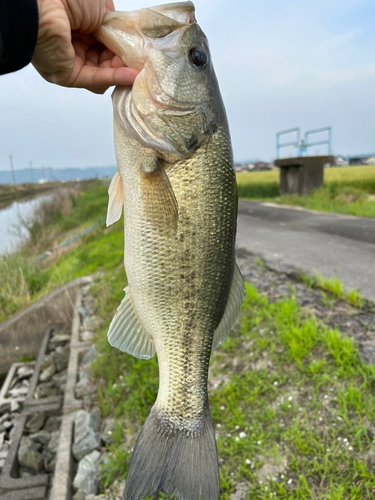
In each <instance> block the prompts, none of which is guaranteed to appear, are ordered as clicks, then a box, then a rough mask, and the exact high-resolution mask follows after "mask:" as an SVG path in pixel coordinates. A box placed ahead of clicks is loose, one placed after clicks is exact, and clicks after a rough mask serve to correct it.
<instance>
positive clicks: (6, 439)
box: [0, 363, 35, 473]
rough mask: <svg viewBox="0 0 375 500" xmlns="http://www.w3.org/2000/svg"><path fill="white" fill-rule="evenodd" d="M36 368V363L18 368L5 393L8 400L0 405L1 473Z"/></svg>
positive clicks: (25, 364)
mask: <svg viewBox="0 0 375 500" xmlns="http://www.w3.org/2000/svg"><path fill="white" fill-rule="evenodd" d="M34 370H35V363H24V364H22V365H21V366H18V367H17V368H16V370H15V372H14V375H13V377H12V380H11V381H10V383H9V386H8V391H7V393H6V394H5V398H6V399H5V401H6V402H5V403H3V404H1V406H0V473H1V470H2V468H3V467H4V464H5V460H6V457H7V455H8V452H9V449H10V445H11V442H12V437H13V433H14V426H15V423H16V421H17V418H18V416H19V414H20V412H21V411H22V407H23V402H24V401H25V399H26V396H27V393H28V391H29V386H30V379H31V377H32V376H33V374H34ZM3 401H4V400H3Z"/></svg>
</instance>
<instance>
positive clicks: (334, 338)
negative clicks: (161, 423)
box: [92, 272, 375, 500]
mask: <svg viewBox="0 0 375 500" xmlns="http://www.w3.org/2000/svg"><path fill="white" fill-rule="evenodd" d="M109 276H110V277H111V278H110V281H109V283H110V284H109V285H106V286H105V291H104V292H103V289H102V285H101V284H97V285H96V287H97V288H96V291H94V293H96V295H97V297H98V300H99V301H100V305H99V310H103V311H105V312H104V314H103V318H106V321H105V324H104V325H103V329H102V330H101V331H100V332H98V333H97V339H96V347H97V349H98V351H99V353H100V354H101V355H100V356H99V357H98V358H97V359H96V360H95V362H94V363H93V366H92V377H93V380H94V382H95V385H96V386H97V388H98V393H97V401H96V404H97V405H98V406H99V408H100V410H101V412H102V415H103V416H114V417H115V418H116V421H117V425H116V428H115V432H114V439H115V442H114V444H112V445H111V446H110V448H109V452H110V455H109V463H108V464H106V465H105V466H104V469H103V475H102V486H103V488H104V489H107V488H108V487H109V486H110V484H111V483H112V482H113V481H114V479H115V478H116V479H120V480H121V479H124V478H125V477H126V474H127V470H128V465H129V459H130V456H131V450H132V448H133V446H134V442H135V438H136V435H137V434H138V432H139V430H140V428H141V425H142V423H143V421H144V420H145V418H146V416H147V414H148V412H149V411H150V408H151V406H152V404H153V402H154V400H155V398H156V394H157V387H158V370H157V363H156V359H155V358H154V359H152V360H150V361H143V360H137V359H135V358H133V357H131V356H128V355H127V354H124V353H121V352H120V351H117V350H115V349H112V348H111V347H110V346H109V345H108V343H107V342H106V338H105V336H106V331H107V327H108V323H109V321H110V318H111V316H112V314H113V313H114V310H115V307H116V305H118V303H119V301H120V300H121V298H122V292H120V291H119V290H120V287H119V286H118V287H117V290H116V288H115V286H114V283H113V282H114V281H115V280H116V279H117V278H116V273H112V272H111V273H109ZM209 385H210V386H211V387H215V388H214V389H212V390H211V391H210V404H211V415H212V420H213V423H214V428H215V433H216V436H217V445H218V452H219V457H220V475H221V497H220V498H221V499H222V500H227V499H229V498H230V496H231V494H232V493H233V492H235V491H236V488H238V487H239V485H243V487H244V488H246V491H247V495H246V498H249V499H254V500H255V499H256V500H258V499H262V500H268V499H271V498H278V499H285V500H291V499H298V500H305V499H306V500H307V499H321V500H323V499H325V500H336V499H339V498H340V499H344V500H345V499H347V500H349V499H350V500H355V499H358V500H359V499H371V498H374V495H375V475H374V474H373V473H372V472H371V466H370V460H371V457H372V455H371V450H373V439H374V434H373V432H374V430H375V429H374V427H373V422H374V419H375V392H374V389H375V367H373V366H366V365H364V364H363V363H362V361H361V360H360V359H359V357H358V355H357V352H356V349H355V347H354V344H353V341H352V340H351V339H350V338H347V337H345V336H343V335H341V334H340V332H339V331H337V330H333V329H330V328H327V327H326V326H324V325H323V324H321V323H320V322H319V321H318V320H317V319H316V318H314V317H313V316H305V315H304V314H302V311H301V309H300V308H299V307H298V306H297V304H296V300H295V297H294V296H292V297H288V298H284V299H282V300H280V301H278V302H275V303H269V302H268V300H267V298H266V297H264V296H262V295H260V294H259V293H258V291H257V290H256V289H255V287H254V286H253V285H251V284H249V283H246V297H245V301H244V304H243V308H242V313H241V318H240V326H239V327H238V328H237V329H236V331H235V332H232V334H231V335H230V337H229V338H228V339H227V340H226V342H224V344H223V345H222V346H221V347H220V348H219V349H218V350H217V351H215V353H214V354H213V357H212V362H211V368H210V382H209ZM160 497H161V498H166V497H165V496H164V495H161V496H160Z"/></svg>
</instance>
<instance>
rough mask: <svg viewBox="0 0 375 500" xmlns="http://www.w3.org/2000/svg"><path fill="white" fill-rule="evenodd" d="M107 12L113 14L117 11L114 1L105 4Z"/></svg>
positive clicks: (108, 0) (107, 1)
mask: <svg viewBox="0 0 375 500" xmlns="http://www.w3.org/2000/svg"><path fill="white" fill-rule="evenodd" d="M105 7H106V12H112V11H113V10H115V6H114V3H113V0H106V2H105Z"/></svg>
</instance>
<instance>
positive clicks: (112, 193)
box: [106, 169, 124, 227]
mask: <svg viewBox="0 0 375 500" xmlns="http://www.w3.org/2000/svg"><path fill="white" fill-rule="evenodd" d="M108 194H109V201H108V210H107V221H106V223H107V227H108V226H110V225H111V224H113V223H114V222H116V221H118V220H119V218H120V217H121V213H122V207H123V205H124V192H123V188H122V180H121V175H120V172H119V170H118V169H117V170H116V173H115V175H114V176H113V178H112V181H111V184H110V185H109V189H108Z"/></svg>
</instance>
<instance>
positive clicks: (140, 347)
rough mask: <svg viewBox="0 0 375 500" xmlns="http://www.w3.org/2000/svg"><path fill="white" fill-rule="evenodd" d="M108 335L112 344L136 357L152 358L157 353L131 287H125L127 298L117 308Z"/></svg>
mask: <svg viewBox="0 0 375 500" xmlns="http://www.w3.org/2000/svg"><path fill="white" fill-rule="evenodd" d="M107 337H108V342H109V343H110V344H111V346H113V347H117V349H120V351H123V352H127V353H128V354H132V355H133V356H135V357H136V358H142V359H150V358H152V356H153V355H154V354H155V346H154V342H153V341H152V339H151V338H150V337H149V336H148V335H147V333H146V331H145V329H144V328H143V325H142V323H141V322H140V320H139V317H138V315H137V312H136V310H135V308H134V305H133V300H132V297H131V294H130V291H129V287H126V288H125V298H124V299H123V301H122V302H121V304H120V305H119V307H118V308H117V312H116V314H115V316H114V318H113V320H112V322H111V324H110V326H109V330H108V335H107Z"/></svg>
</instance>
